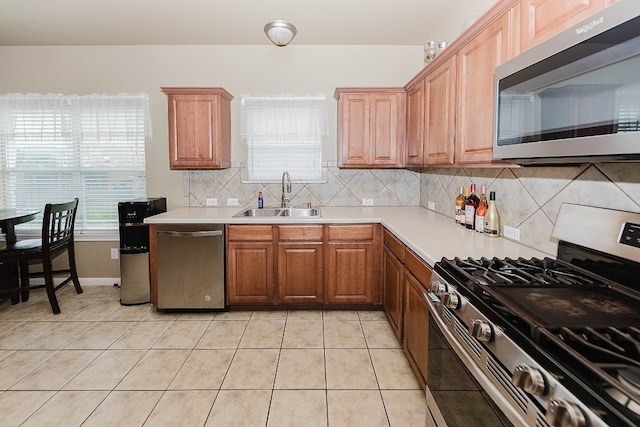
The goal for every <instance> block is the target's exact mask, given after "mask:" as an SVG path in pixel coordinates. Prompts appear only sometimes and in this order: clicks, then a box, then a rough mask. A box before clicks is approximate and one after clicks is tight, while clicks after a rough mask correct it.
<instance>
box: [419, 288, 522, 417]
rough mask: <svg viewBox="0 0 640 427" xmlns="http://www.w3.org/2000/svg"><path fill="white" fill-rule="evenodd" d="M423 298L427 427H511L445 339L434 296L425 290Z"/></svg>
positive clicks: (445, 332)
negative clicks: (426, 340) (426, 308)
mask: <svg viewBox="0 0 640 427" xmlns="http://www.w3.org/2000/svg"><path fill="white" fill-rule="evenodd" d="M424 298H425V301H426V302H427V304H428V305H429V345H428V349H429V350H428V351H429V353H428V362H427V363H428V374H427V388H426V400H427V416H426V418H427V419H426V425H427V427H446V426H449V427H455V426H463V427H469V426H512V425H513V424H512V423H511V422H510V421H509V420H508V419H507V418H506V417H505V416H504V415H503V413H502V412H501V411H500V409H499V408H498V407H497V406H496V405H495V404H494V403H493V401H492V400H491V398H490V397H489V396H488V395H487V393H486V392H485V391H484V390H483V388H482V386H481V385H480V384H479V383H478V381H476V379H475V378H474V377H473V375H471V373H470V372H469V370H468V369H467V367H466V366H465V364H464V363H463V362H462V360H461V359H460V357H459V356H458V354H457V353H456V351H455V350H454V349H453V347H452V346H451V345H450V344H449V342H448V341H447V338H446V335H447V334H451V332H450V331H447V330H443V329H444V328H446V326H445V325H444V323H443V322H442V321H439V320H440V319H438V318H437V316H438V312H437V310H436V308H435V305H434V302H433V301H432V300H431V299H432V298H435V299H436V300H437V297H436V296H435V295H433V294H426V293H425V294H424ZM438 302H439V300H438ZM463 357H464V355H463ZM467 357H468V356H467Z"/></svg>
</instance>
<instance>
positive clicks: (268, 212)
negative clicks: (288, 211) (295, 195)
mask: <svg viewBox="0 0 640 427" xmlns="http://www.w3.org/2000/svg"><path fill="white" fill-rule="evenodd" d="M281 212H282V209H280V208H264V209H258V208H247V209H244V210H242V211H240V212H238V213H237V214H235V215H234V217H235V218H237V217H247V216H248V217H265V216H279V215H280V213H281Z"/></svg>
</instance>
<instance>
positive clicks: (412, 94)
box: [405, 81, 425, 166]
mask: <svg viewBox="0 0 640 427" xmlns="http://www.w3.org/2000/svg"><path fill="white" fill-rule="evenodd" d="M424 125H425V122H424V81H421V82H420V83H418V84H416V85H415V86H413V87H412V88H410V89H408V90H407V156H406V158H405V164H406V165H407V166H422V165H424V161H425V158H424Z"/></svg>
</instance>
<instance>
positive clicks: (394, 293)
mask: <svg viewBox="0 0 640 427" xmlns="http://www.w3.org/2000/svg"><path fill="white" fill-rule="evenodd" d="M382 256H383V263H382V265H383V269H384V271H383V276H382V305H383V307H384V311H385V313H386V314H387V318H388V319H389V323H391V327H392V328H393V330H394V331H395V333H396V336H397V337H398V340H399V341H400V342H402V332H403V331H402V327H403V325H402V320H403V318H402V312H403V306H402V303H403V300H404V295H403V285H404V283H403V281H404V266H403V265H402V262H401V261H400V260H399V259H398V258H397V257H396V256H395V255H394V254H393V252H391V250H390V249H389V248H388V247H387V246H385V247H384V250H383V255H382Z"/></svg>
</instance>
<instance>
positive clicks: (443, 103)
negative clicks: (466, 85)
mask: <svg viewBox="0 0 640 427" xmlns="http://www.w3.org/2000/svg"><path fill="white" fill-rule="evenodd" d="M456 60H457V56H454V57H452V58H450V59H449V60H447V61H446V62H445V63H443V64H442V65H440V66H439V67H438V68H436V69H435V70H434V71H433V72H432V73H429V75H428V76H426V78H425V82H424V87H425V90H424V103H425V107H424V119H425V124H424V129H425V135H424V153H425V159H424V164H426V165H450V164H453V163H454V154H455V152H456V147H455V125H456V118H455V115H456V100H457V98H456Z"/></svg>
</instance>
